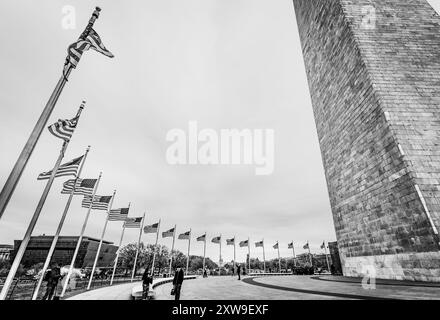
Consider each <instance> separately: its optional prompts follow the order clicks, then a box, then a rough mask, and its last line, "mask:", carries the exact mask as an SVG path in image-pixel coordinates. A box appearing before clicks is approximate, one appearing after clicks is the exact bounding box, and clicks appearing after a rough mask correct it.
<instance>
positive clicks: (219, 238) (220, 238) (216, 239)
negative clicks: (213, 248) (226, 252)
mask: <svg viewBox="0 0 440 320" xmlns="http://www.w3.org/2000/svg"><path fill="white" fill-rule="evenodd" d="M221 240H222V237H221V236H218V237H215V238H212V240H211V242H213V243H220V241H221Z"/></svg>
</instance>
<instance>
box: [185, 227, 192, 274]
mask: <svg viewBox="0 0 440 320" xmlns="http://www.w3.org/2000/svg"><path fill="white" fill-rule="evenodd" d="M190 246H191V229H189V239H188V259H186V275H188V267H189V250H190Z"/></svg>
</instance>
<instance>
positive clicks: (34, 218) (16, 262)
mask: <svg viewBox="0 0 440 320" xmlns="http://www.w3.org/2000/svg"><path fill="white" fill-rule="evenodd" d="M68 144H69V143H68V142H67V141H64V142H63V146H62V147H61V151H60V154H59V156H58V159H57V161H56V162H55V165H54V168H53V170H52V174H51V175H50V178H49V181H48V182H47V183H46V187H45V188H44V191H43V194H42V195H41V198H40V201H39V202H38V205H37V208H36V209H35V212H34V215H33V216H32V219H31V221H30V223H29V226H28V228H27V230H26V233H25V235H24V237H23V240H22V241H21V244H20V247H19V248H18V251H17V254H16V256H15V259H14V262H13V263H12V266H11V269H10V270H9V273H8V276H7V278H6V280H5V283H4V285H3V288H2V291H1V292H0V300H5V299H6V296H7V295H8V291H9V287H10V286H11V284H12V281H13V280H14V277H15V273H16V272H17V269H18V267H19V266H20V262H21V259H22V258H23V255H24V253H25V251H26V247H27V245H28V243H29V241H30V239H31V235H32V232H33V231H34V228H35V225H36V224H37V220H38V218H39V216H40V213H41V210H42V209H43V205H44V202H45V201H46V198H47V195H48V194H49V191H50V188H51V186H52V183H53V181H54V180H55V175H56V174H57V171H58V168H59V166H60V164H61V161H62V160H63V157H64V153H65V151H66V149H67V146H68Z"/></svg>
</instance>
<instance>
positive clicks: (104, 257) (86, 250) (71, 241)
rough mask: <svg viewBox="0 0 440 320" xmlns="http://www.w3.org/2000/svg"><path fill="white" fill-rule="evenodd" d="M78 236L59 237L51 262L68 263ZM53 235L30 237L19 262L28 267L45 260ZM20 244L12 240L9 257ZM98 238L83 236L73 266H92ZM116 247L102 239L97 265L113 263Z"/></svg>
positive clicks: (106, 265)
mask: <svg viewBox="0 0 440 320" xmlns="http://www.w3.org/2000/svg"><path fill="white" fill-rule="evenodd" d="M78 238H79V237H76V236H75V237H70V236H64V237H59V238H58V242H57V245H56V247H55V252H54V254H53V256H52V260H51V263H60V264H62V265H69V264H70V263H71V261H72V257H73V253H74V251H75V247H76V244H77V242H78ZM52 240H53V236H45V235H43V236H37V237H31V239H30V241H29V244H28V246H27V248H26V251H25V253H24V256H23V259H22V260H21V263H22V264H23V266H24V267H30V266H32V265H34V264H37V263H39V262H43V263H44V261H45V260H46V257H47V254H48V252H49V248H50V245H51V243H52ZM20 244H21V240H15V241H14V249H13V251H12V252H11V257H10V259H11V260H12V259H14V257H15V255H16V253H17V250H18V248H19V246H20ZM98 245H99V239H95V238H90V237H83V239H82V241H81V245H80V248H79V251H78V255H77V257H76V261H75V268H86V267H91V266H93V262H94V260H95V256H96V251H97V250H98ZM117 249H118V247H117V246H115V245H113V242H109V241H103V242H102V246H101V251H100V254H99V257H98V263H97V266H98V267H109V266H112V265H113V262H114V259H115V258H116V251H117Z"/></svg>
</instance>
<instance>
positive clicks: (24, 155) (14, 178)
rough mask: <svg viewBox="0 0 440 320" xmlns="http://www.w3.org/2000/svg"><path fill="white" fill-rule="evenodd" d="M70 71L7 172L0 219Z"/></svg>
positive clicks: (85, 34)
mask: <svg viewBox="0 0 440 320" xmlns="http://www.w3.org/2000/svg"><path fill="white" fill-rule="evenodd" d="M100 11H101V9H100V8H98V7H96V9H95V11H94V12H93V14H92V17H91V18H90V20H89V23H88V25H87V27H86V28H85V29H84V32H83V33H82V35H81V37H83V38H84V39H85V38H86V37H87V36H88V34H89V32H90V30H91V28H92V27H93V24H94V23H95V21H96V19H98V17H99V12H100ZM71 72H72V65H70V64H69V66H68V67H67V70H66V71H65V72H63V75H62V76H61V77H60V79H59V80H58V83H57V84H56V86H55V89H54V90H53V92H52V94H51V96H50V98H49V101H48V102H47V103H46V106H45V107H44V109H43V112H42V113H41V115H40V117H39V119H38V121H37V123H36V124H35V127H34V129H33V130H32V133H31V134H30V136H29V138H28V140H27V142H26V144H25V146H24V147H23V150H22V151H21V153H20V156H19V157H18V159H17V162H16V163H15V165H14V168H13V169H12V171H11V173H10V174H9V177H8V180H7V181H6V183H5V185H4V186H3V189H2V191H1V193H0V219H1V218H2V216H3V213H4V211H5V209H6V207H7V205H8V202H9V200H10V199H11V196H12V194H13V193H14V190H15V187H16V186H17V183H18V181H19V180H20V177H21V175H22V174H23V171H24V169H25V167H26V165H27V163H28V161H29V158H30V157H31V155H32V152H33V151H34V149H35V146H36V145H37V142H38V140H39V139H40V136H41V133H42V132H43V129H44V127H45V126H46V124H47V121H48V120H49V117H50V115H51V114H52V111H53V109H54V108H55V105H56V103H57V101H58V98H59V97H60V95H61V92H62V91H63V88H64V86H65V84H66V83H67V80H68V78H69V75H70V73H71ZM5 284H6V283H5ZM3 288H6V286H4V287H3ZM1 299H4V297H3V295H2V294H0V300H1Z"/></svg>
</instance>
